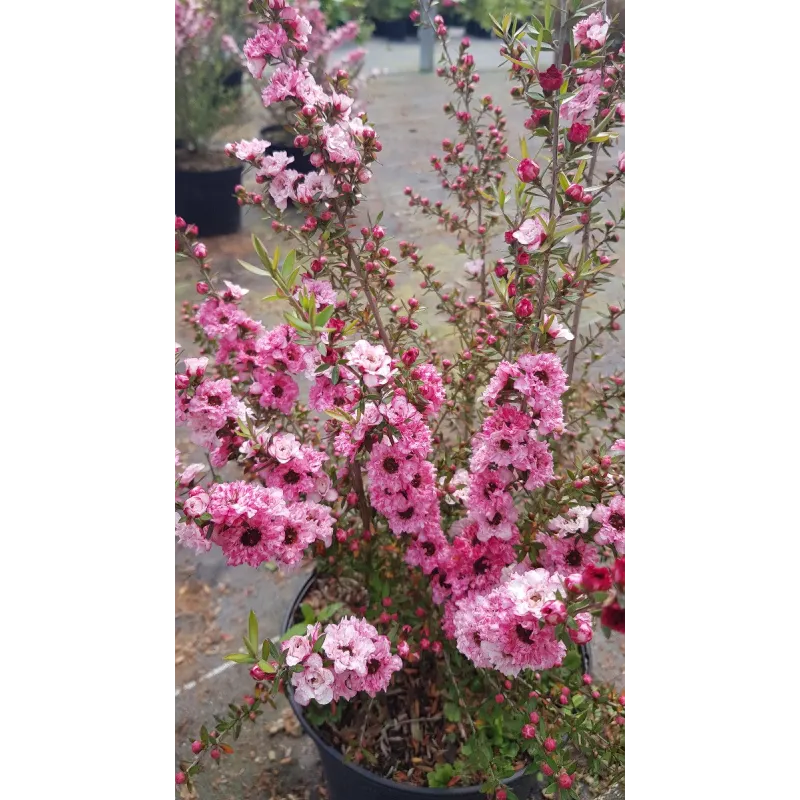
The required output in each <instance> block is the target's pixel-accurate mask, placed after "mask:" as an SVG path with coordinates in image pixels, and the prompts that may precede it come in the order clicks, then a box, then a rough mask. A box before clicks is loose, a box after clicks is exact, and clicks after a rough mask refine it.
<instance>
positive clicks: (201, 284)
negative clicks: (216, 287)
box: [194, 281, 211, 294]
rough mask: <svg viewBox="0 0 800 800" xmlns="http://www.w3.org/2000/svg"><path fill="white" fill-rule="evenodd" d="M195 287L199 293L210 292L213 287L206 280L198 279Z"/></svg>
mask: <svg viewBox="0 0 800 800" xmlns="http://www.w3.org/2000/svg"><path fill="white" fill-rule="evenodd" d="M194 288H195V289H196V290H197V294H208V292H209V289H210V288H211V287H210V286H209V285H208V284H207V283H206V282H205V281H198V282H197V284H196V285H195V287H194Z"/></svg>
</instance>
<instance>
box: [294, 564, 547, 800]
mask: <svg viewBox="0 0 800 800" xmlns="http://www.w3.org/2000/svg"><path fill="white" fill-rule="evenodd" d="M316 577H317V576H316V575H311V577H310V578H309V579H308V580H307V581H306V582H305V584H304V585H303V588H302V589H300V591H299V593H298V595H297V597H296V598H295V601H294V603H293V604H292V607H291V608H290V609H289V613H288V614H287V615H286V619H285V620H284V622H283V630H284V631H287V630H289V628H291V627H292V625H293V624H294V620H295V614H296V613H297V610H298V609H299V608H300V604H301V603H302V602H303V599H304V598H305V596H306V594H308V592H309V590H310V589H311V587H312V585H313V584H314V581H315V580H316ZM286 697H287V698H288V700H289V705H290V706H291V707H292V711H294V713H295V716H296V717H297V719H298V720H299V722H300V725H301V726H302V728H303V730H304V731H305V732H306V733H307V734H308V735H309V736H310V737H311V739H312V740H313V742H314V744H315V745H316V746H317V750H318V751H319V758H320V761H321V762H322V770H323V772H324V773H325V780H326V782H327V784H328V798H329V800H413V799H414V798H418V799H419V800H422V798H428V800H451V799H452V798H459V800H486V795H484V794H482V793H481V791H480V789H479V788H478V787H477V786H461V787H454V788H452V789H432V788H428V787H422V786H409V785H407V784H404V783H397V782H396V781H390V780H388V779H387V778H382V777H381V776H380V775H376V774H375V773H374V772H370V771H369V770H366V769H364V768H363V767H360V766H358V764H353V763H352V762H349V761H345V760H344V756H343V755H342V754H341V753H340V752H339V751H338V750H336V749H335V748H333V747H331V746H330V745H329V744H327V743H326V742H324V741H323V740H322V738H321V737H320V735H319V733H317V731H316V730H315V729H314V728H313V727H311V725H309V723H308V722H306V719H305V717H304V716H303V709H302V707H301V706H298V705H297V703H295V701H294V697H293V696H292V694H291V688H289V691H287V693H286ZM506 785H507V786H508V787H509V788H510V789H513V790H514V792H515V793H516V795H517V797H519V798H520V800H526V798H527V797H528V795H529V794H530V793H531V790H532V789H533V788H534V786H535V785H536V778H535V776H534V775H525V774H524V771H523V770H520V771H519V772H518V773H516V775H514V776H513V777H511V778H509V779H508V780H507V781H506Z"/></svg>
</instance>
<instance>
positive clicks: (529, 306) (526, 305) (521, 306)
mask: <svg viewBox="0 0 800 800" xmlns="http://www.w3.org/2000/svg"><path fill="white" fill-rule="evenodd" d="M514 313H515V314H516V315H517V319H525V318H527V317H529V316H530V315H531V314H533V303H531V301H530V300H529V299H528V298H527V297H523V298H522V299H521V300H520V301H519V302H518V303H517V305H516V307H515V308H514Z"/></svg>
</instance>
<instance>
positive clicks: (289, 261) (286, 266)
mask: <svg viewBox="0 0 800 800" xmlns="http://www.w3.org/2000/svg"><path fill="white" fill-rule="evenodd" d="M294 260H295V252H294V250H290V251H289V252H288V253H287V254H286V258H285V259H284V260H283V266H282V267H281V275H283V277H284V278H285V277H286V276H287V275H291V274H292V270H293V269H294Z"/></svg>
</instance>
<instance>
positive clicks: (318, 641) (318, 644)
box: [311, 633, 325, 653]
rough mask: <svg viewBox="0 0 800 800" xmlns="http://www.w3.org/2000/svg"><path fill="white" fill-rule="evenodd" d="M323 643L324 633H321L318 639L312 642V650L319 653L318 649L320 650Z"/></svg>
mask: <svg viewBox="0 0 800 800" xmlns="http://www.w3.org/2000/svg"><path fill="white" fill-rule="evenodd" d="M324 644H325V634H324V633H323V634H322V636H320V637H319V639H317V641H316V642H314V647H312V648H311V649H312V652H314V653H319V651H320V650H322V645H324Z"/></svg>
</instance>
